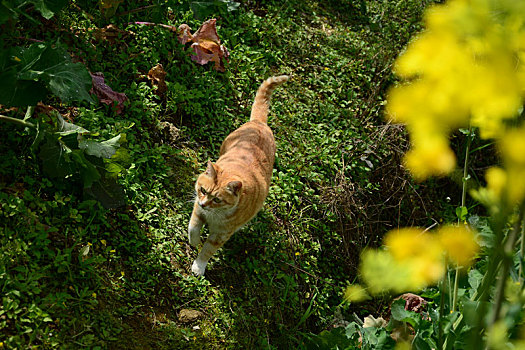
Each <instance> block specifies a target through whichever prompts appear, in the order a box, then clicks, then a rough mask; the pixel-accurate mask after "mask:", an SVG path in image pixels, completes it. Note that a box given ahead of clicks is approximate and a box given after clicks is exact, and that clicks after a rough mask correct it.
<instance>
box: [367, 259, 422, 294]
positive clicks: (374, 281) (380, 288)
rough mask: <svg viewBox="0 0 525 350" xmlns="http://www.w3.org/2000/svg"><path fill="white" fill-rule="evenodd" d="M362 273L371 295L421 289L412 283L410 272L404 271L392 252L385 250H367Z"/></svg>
mask: <svg viewBox="0 0 525 350" xmlns="http://www.w3.org/2000/svg"><path fill="white" fill-rule="evenodd" d="M360 272H361V277H362V279H363V280H364V281H365V282H366V285H367V287H368V291H369V292H370V293H371V294H381V293H385V292H389V291H395V292H398V293H401V292H405V291H408V290H413V289H418V288H420V287H421V286H420V285H415V284H414V283H412V278H411V276H410V271H408V270H407V269H403V267H402V266H400V264H398V263H397V262H396V261H395V259H394V258H393V257H392V255H391V254H390V252H387V251H383V250H373V249H368V250H365V251H364V252H363V254H362V255H361V267H360Z"/></svg>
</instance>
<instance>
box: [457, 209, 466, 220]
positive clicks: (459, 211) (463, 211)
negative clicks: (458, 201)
mask: <svg viewBox="0 0 525 350" xmlns="http://www.w3.org/2000/svg"><path fill="white" fill-rule="evenodd" d="M467 214H468V209H467V207H457V208H456V216H457V217H458V219H459V220H461V221H465V220H466V219H467Z"/></svg>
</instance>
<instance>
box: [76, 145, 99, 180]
mask: <svg viewBox="0 0 525 350" xmlns="http://www.w3.org/2000/svg"><path fill="white" fill-rule="evenodd" d="M72 158H73V160H74V161H75V163H76V164H77V165H78V169H79V173H80V177H81V178H82V181H83V182H84V188H90V187H91V186H92V185H93V183H94V182H96V181H99V180H100V179H101V176H100V173H99V172H98V170H97V168H96V167H95V166H94V165H93V163H91V162H90V161H89V160H88V159H87V158H86V156H85V155H84V152H83V151H82V150H79V149H77V150H74V151H73V152H72Z"/></svg>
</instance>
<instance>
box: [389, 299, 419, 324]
mask: <svg viewBox="0 0 525 350" xmlns="http://www.w3.org/2000/svg"><path fill="white" fill-rule="evenodd" d="M405 304H406V302H405V300H403V299H397V300H396V301H394V302H393V303H392V308H391V313H392V318H393V319H394V320H396V321H403V322H408V323H410V325H412V326H413V327H415V326H416V325H417V324H418V322H419V319H420V316H419V314H417V313H416V312H413V311H408V310H405Z"/></svg>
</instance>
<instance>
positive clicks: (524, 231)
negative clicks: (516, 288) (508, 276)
mask: <svg viewBox="0 0 525 350" xmlns="http://www.w3.org/2000/svg"><path fill="white" fill-rule="evenodd" d="M520 240H521V241H520V269H519V275H518V276H519V282H520V285H521V288H522V289H523V281H524V280H523V255H524V254H523V253H524V252H523V250H524V249H525V219H524V220H523V222H522V223H521V238H520Z"/></svg>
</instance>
